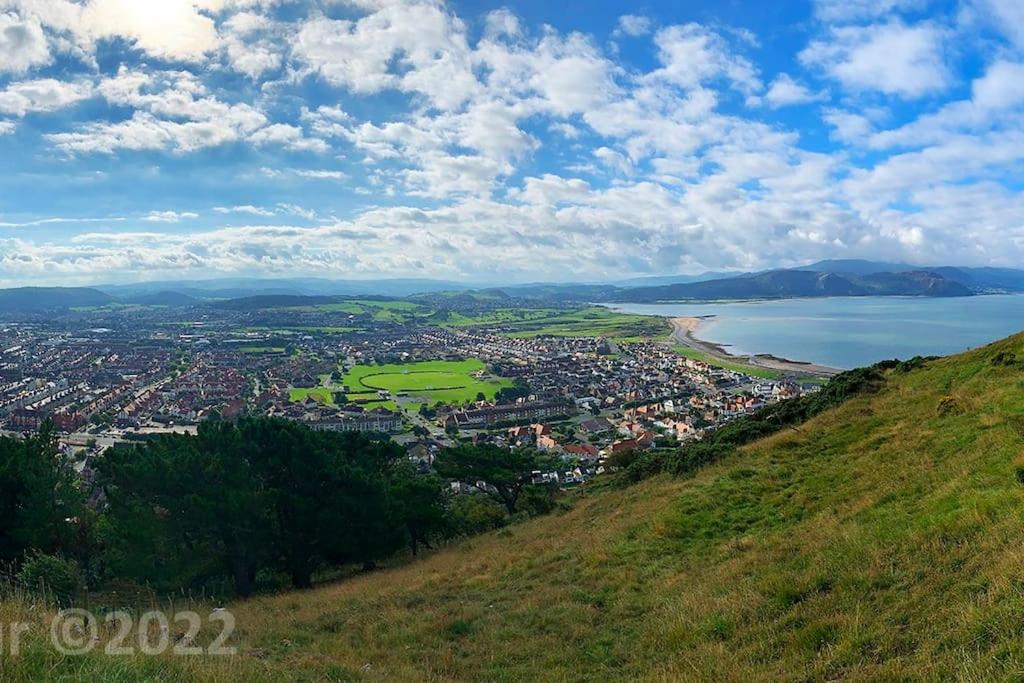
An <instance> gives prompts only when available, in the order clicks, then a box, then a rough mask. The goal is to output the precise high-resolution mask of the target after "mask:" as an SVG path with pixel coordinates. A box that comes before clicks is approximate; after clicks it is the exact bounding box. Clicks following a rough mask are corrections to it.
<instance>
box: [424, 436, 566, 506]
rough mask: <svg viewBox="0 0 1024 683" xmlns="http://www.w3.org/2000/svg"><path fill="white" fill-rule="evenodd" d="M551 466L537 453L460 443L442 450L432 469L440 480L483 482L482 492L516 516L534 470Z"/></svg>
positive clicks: (490, 445) (488, 445)
mask: <svg viewBox="0 0 1024 683" xmlns="http://www.w3.org/2000/svg"><path fill="white" fill-rule="evenodd" d="M549 466H550V463H549V462H548V461H547V460H546V459H545V458H542V457H541V456H540V454H538V453H537V452H536V451H533V450H528V449H516V450H508V449H505V448H500V447H498V446H494V445H492V444H481V445H469V444H463V445H459V446H455V447H454V448H448V449H445V450H444V451H442V452H441V453H440V454H439V455H438V457H437V460H436V461H435V462H434V469H435V470H436V471H437V473H438V474H439V475H441V476H442V477H447V478H448V479H454V480H457V481H462V482H466V483H469V484H476V483H477V482H483V483H484V484H485V487H484V489H483V491H484V493H486V494H487V495H488V496H490V497H491V498H493V499H494V500H496V501H497V502H499V503H500V504H501V505H503V506H504V507H505V509H506V510H507V511H508V513H509V514H515V512H516V510H517V503H518V502H519V497H520V495H521V494H522V492H523V489H524V488H526V487H527V486H529V485H530V483H531V480H532V475H533V473H534V472H535V471H538V470H544V469H546V468H548V467H549Z"/></svg>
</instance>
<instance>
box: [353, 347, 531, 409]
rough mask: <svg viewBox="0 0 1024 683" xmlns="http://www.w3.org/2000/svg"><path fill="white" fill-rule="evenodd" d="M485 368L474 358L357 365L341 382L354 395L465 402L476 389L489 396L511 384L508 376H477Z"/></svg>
mask: <svg viewBox="0 0 1024 683" xmlns="http://www.w3.org/2000/svg"><path fill="white" fill-rule="evenodd" d="M484 370H485V366H484V364H483V363H482V362H480V361H479V360H477V359H475V358H470V359H467V360H461V361H423V362H420V363H408V364H402V365H397V364H394V365H357V366H355V367H354V368H352V369H351V370H349V371H348V372H346V373H345V375H344V377H343V379H342V384H344V385H345V386H347V387H348V388H349V389H350V392H351V394H353V395H355V394H358V393H359V392H371V391H377V390H385V391H390V392H391V393H392V395H397V394H409V395H410V396H412V397H417V398H422V399H425V400H427V401H429V402H431V403H434V402H436V401H444V402H445V403H464V402H466V401H472V400H474V399H475V398H476V396H477V394H478V393H483V394H484V396H486V397H487V398H488V399H490V398H493V397H494V394H495V392H497V391H498V390H499V389H501V388H503V387H509V386H512V381H511V380H507V379H502V378H487V377H477V376H476V374H477V373H480V372H482V371H484Z"/></svg>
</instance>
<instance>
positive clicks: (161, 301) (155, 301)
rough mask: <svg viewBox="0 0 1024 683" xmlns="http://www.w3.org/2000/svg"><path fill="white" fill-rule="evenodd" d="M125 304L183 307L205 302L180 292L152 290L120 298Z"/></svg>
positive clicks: (201, 304)
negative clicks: (151, 291)
mask: <svg viewBox="0 0 1024 683" xmlns="http://www.w3.org/2000/svg"><path fill="white" fill-rule="evenodd" d="M122 301H124V302H125V303H127V304H138V305H141V306H171V307H175V308H185V307H191V306H205V305H206V302H205V301H202V300H200V299H197V298H195V297H192V296H189V295H188V294H184V293H182V292H154V293H152V294H138V295H135V296H130V297H126V298H125V299H122Z"/></svg>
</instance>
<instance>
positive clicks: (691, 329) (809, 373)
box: [669, 315, 842, 377]
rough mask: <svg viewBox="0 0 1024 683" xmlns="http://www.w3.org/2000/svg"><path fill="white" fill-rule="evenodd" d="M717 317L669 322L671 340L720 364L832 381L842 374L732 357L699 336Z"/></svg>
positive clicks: (766, 358) (772, 359) (767, 357)
mask: <svg viewBox="0 0 1024 683" xmlns="http://www.w3.org/2000/svg"><path fill="white" fill-rule="evenodd" d="M714 317H715V316H713V315H705V316H688V317H679V318H670V319H669V322H671V323H672V339H673V340H674V341H675V342H677V343H679V344H682V345H683V346H686V347H688V348H691V349H693V350H694V351H699V352H700V353H703V354H706V355H708V356H711V357H712V358H716V359H718V360H721V361H729V362H733V363H743V364H745V365H750V366H752V367H755V368H762V369H764V370H775V371H778V372H783V373H786V374H790V375H796V376H800V377H832V376H834V375H837V374H839V373H840V372H842V370H839V369H838V368H830V367H828V366H826V365H818V364H817V363H810V362H805V361H797V360H790V359H788V358H779V357H777V356H773V355H771V354H764V353H759V354H754V355H751V356H746V355H734V354H732V353H729V352H728V351H727V350H726V349H725V347H723V346H722V345H721V344H716V343H714V342H709V341H705V340H703V339H699V338H698V337H697V336H696V332H697V330H698V329H699V328H700V326H701V325H702V324H703V323H704V322H705V321H706V320H710V319H711V318H714Z"/></svg>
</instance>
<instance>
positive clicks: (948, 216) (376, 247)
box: [0, 0, 1024, 286]
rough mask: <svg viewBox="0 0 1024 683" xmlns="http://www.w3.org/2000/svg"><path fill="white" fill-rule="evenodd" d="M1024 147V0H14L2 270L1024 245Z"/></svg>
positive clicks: (558, 271)
mask: <svg viewBox="0 0 1024 683" xmlns="http://www.w3.org/2000/svg"><path fill="white" fill-rule="evenodd" d="M624 11H628V12H629V13H628V14H624V13H623V12H624ZM1022 171H1024V2H1021V0H786V1H784V2H764V1H763V0H716V1H711V0H703V1H702V0H646V1H645V0H641V1H640V2H629V3H624V2H617V1H616V2H613V1H610V0H586V1H578V0H565V1H563V2H552V1H551V0H520V1H519V2H511V1H510V2H499V1H497V0H477V1H469V0H452V1H451V2H442V1H441V0H0V284H2V285H4V286H13V285H29V284H64V285H71V284H89V283H101V282H110V283H113V282H132V281H139V280H155V279H186V280H187V279H199V278H211V277H218V276H254V275H255V276H265V277H293V276H312V277H327V278H338V279H377V278H393V277H415V278H439V279H445V280H459V281H465V282H495V281H503V282H527V281H603V280H613V279H616V278H624V277H634V276H643V275H666V274H679V273H687V274H695V273H700V272H703V271H707V270H716V271H717V270H755V269H757V270H760V269H766V268H775V267H792V266H797V265H800V264H803V263H808V262H811V261H815V260H818V259H823V258H872V259H884V260H890V261H893V260H899V261H904V262H909V263H914V264H920V265H929V264H931V265H944V264H953V265H994V266H1010V267H1017V266H1024V173H1022Z"/></svg>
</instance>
